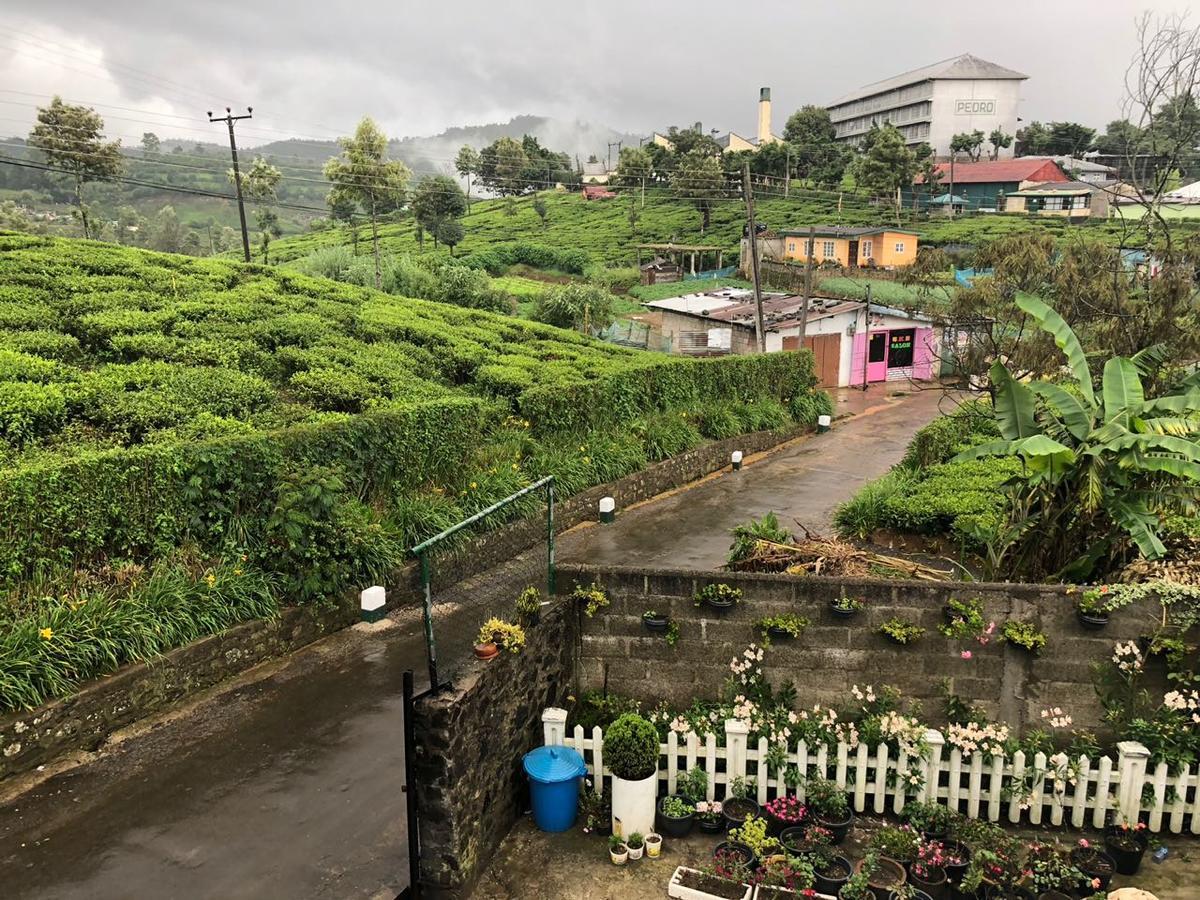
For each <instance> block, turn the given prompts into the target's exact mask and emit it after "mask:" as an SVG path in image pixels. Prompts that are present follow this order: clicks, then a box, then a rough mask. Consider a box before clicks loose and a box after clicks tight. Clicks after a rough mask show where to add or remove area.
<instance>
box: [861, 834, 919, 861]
mask: <svg viewBox="0 0 1200 900" xmlns="http://www.w3.org/2000/svg"><path fill="white" fill-rule="evenodd" d="M868 846H869V847H870V848H871V849H872V850H874V851H875V852H876V853H878V854H879V857H880V859H894V860H895V861H896V862H898V863H900V865H901V866H907V865H908V864H909V863H911V862H914V861H915V860H916V858H917V850H918V849H919V848H920V846H921V836H920V834H918V833H917V830H916V829H915V828H913V827H912V826H911V825H884V826H883V827H882V828H880V829H879V830H878V831H876V832H875V833H874V834H873V835H871V840H870V843H869V844H868Z"/></svg>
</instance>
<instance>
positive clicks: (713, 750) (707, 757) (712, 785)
mask: <svg viewBox="0 0 1200 900" xmlns="http://www.w3.org/2000/svg"><path fill="white" fill-rule="evenodd" d="M704 771H705V773H706V774H707V775H708V787H707V788H706V789H705V792H704V793H705V797H704V799H705V800H707V801H708V802H709V803H712V802H713V801H714V800H716V799H717V736H716V735H715V734H713V733H712V732H711V731H710V732H709V733H708V734H707V735H705V737H704Z"/></svg>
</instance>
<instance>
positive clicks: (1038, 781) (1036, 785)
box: [1029, 751, 1046, 825]
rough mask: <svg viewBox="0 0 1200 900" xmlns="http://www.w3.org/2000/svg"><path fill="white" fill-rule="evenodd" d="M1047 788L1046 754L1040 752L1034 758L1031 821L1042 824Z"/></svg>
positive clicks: (1030, 802) (1030, 808)
mask: <svg viewBox="0 0 1200 900" xmlns="http://www.w3.org/2000/svg"><path fill="white" fill-rule="evenodd" d="M1045 788H1046V754H1045V753H1042V752H1040V751H1039V752H1038V753H1036V754H1035V755H1034V757H1033V792H1032V794H1031V795H1030V800H1029V821H1030V822H1032V823H1033V824H1034V825H1041V824H1042V803H1043V798H1044V796H1045Z"/></svg>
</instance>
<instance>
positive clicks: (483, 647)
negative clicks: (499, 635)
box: [475, 635, 500, 659]
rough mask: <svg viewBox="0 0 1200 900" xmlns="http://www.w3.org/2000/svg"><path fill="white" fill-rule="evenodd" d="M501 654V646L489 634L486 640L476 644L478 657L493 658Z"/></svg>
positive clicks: (476, 655) (476, 656)
mask: <svg viewBox="0 0 1200 900" xmlns="http://www.w3.org/2000/svg"><path fill="white" fill-rule="evenodd" d="M499 655H500V648H499V647H497V646H496V642H495V641H493V640H492V638H491V636H490V635H489V636H488V639H487V640H486V641H480V642H478V643H476V644H475V658H476V659H493V658H495V657H496V656H499Z"/></svg>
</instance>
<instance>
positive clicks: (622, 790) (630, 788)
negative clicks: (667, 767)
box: [612, 772, 658, 837]
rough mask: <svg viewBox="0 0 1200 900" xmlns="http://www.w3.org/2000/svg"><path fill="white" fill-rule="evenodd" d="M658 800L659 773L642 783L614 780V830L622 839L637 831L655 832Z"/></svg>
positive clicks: (622, 779) (643, 780)
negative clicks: (655, 809)
mask: <svg viewBox="0 0 1200 900" xmlns="http://www.w3.org/2000/svg"><path fill="white" fill-rule="evenodd" d="M657 798H658V773H657V772H655V773H654V774H653V775H650V776H649V777H647V778H643V779H641V780H640V781H626V780H625V779H624V778H617V777H616V776H615V775H614V776H613V780H612V829H613V834H619V835H621V836H622V837H624V836H626V835H630V834H633V833H634V832H635V831H637V832H641V833H642V834H649V833H650V832H652V831H653V830H654V808H655V805H656V803H655V801H656V800H657Z"/></svg>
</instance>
